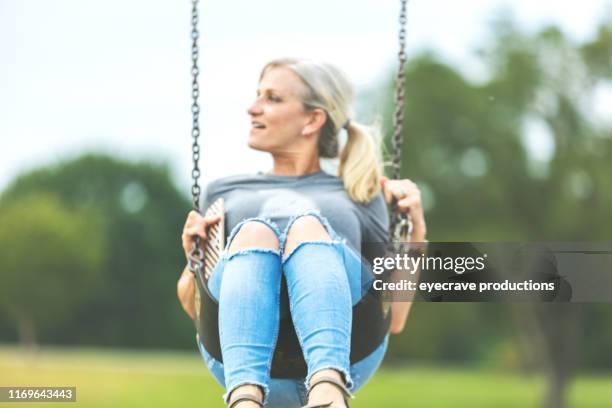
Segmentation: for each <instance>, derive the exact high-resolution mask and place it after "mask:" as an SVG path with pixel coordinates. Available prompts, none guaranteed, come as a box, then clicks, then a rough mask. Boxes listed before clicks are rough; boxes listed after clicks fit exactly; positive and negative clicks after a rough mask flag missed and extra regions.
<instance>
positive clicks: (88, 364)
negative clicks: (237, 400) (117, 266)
mask: <svg viewBox="0 0 612 408" xmlns="http://www.w3.org/2000/svg"><path fill="white" fill-rule="evenodd" d="M42 385H47V386H76V387H77V402H76V403H75V404H70V405H68V406H78V407H96V408H97V407H206V408H208V407H211V408H213V407H219V408H221V407H223V406H224V405H223V404H222V401H221V394H222V392H223V390H222V388H221V387H220V386H219V385H218V384H217V383H216V382H215V381H214V379H213V378H212V377H211V376H210V375H209V374H208V371H207V370H206V368H205V366H204V364H203V362H202V361H201V360H200V359H199V356H198V354H197V353H196V352H195V351H194V352H193V353H185V352H142V351H117V350H100V349H82V348H78V349H56V348H43V349H42V350H41V351H40V352H39V353H38V356H37V357H35V358H32V357H25V356H24V355H23V354H22V353H21V352H20V351H19V349H17V348H15V347H9V346H5V347H0V386H42ZM542 390H543V384H542V381H541V380H539V379H538V378H537V377H523V376H519V375H517V374H503V373H501V372H499V371H491V370H479V369H458V368H435V367H425V368H423V367H419V368H410V367H406V368H386V367H385V368H382V369H381V370H380V371H379V372H378V373H377V374H376V376H375V377H374V379H373V380H372V381H371V382H370V383H369V384H368V385H367V386H366V387H365V388H364V389H363V390H361V391H360V392H359V394H358V396H357V399H355V400H354V401H353V403H352V404H351V407H355V408H366V407H375V408H377V407H385V408H395V407H397V408H403V407H440V408H442V407H444V408H447V407H465V406H469V407H471V408H476V407H483V408H485V407H486V408H489V407H493V406H494V407H497V408H503V407H508V408H510V407H512V408H514V407H521V408H523V407H538V406H539V404H538V402H539V398H540V394H541V392H542ZM570 400H571V404H570V407H576V408H589V407H593V408H595V407H597V408H599V407H602V408H603V407H612V375H610V376H607V377H606V376H589V377H585V376H583V377H580V378H579V379H578V380H577V381H576V382H575V383H574V384H573V386H572V389H571V393H570ZM9 405H10V404H7V403H0V408H2V407H3V406H9ZM12 405H15V404H12ZM17 406H19V407H22V408H26V407H29V406H32V407H40V406H41V405H40V404H26V403H19V404H18V405H17ZM43 406H60V407H66V405H65V404H64V403H45V404H44V405H43Z"/></svg>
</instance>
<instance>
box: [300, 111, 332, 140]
mask: <svg viewBox="0 0 612 408" xmlns="http://www.w3.org/2000/svg"><path fill="white" fill-rule="evenodd" d="M308 115H309V118H308V122H307V123H306V126H304V128H303V129H302V135H303V136H307V135H310V134H313V133H316V132H318V131H319V130H321V128H323V125H325V121H326V120H327V112H325V111H324V110H323V109H320V108H316V109H313V110H312V111H310V112H308Z"/></svg>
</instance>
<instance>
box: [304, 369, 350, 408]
mask: <svg viewBox="0 0 612 408" xmlns="http://www.w3.org/2000/svg"><path fill="white" fill-rule="evenodd" d="M324 377H327V378H330V377H331V378H333V379H335V380H337V381H338V382H339V383H340V384H344V381H343V380H342V375H341V374H340V373H339V372H338V371H336V370H331V369H329V370H321V371H317V372H316V373H315V374H314V375H313V376H312V377H311V379H310V384H315V383H316V382H317V380H319V379H321V378H324ZM330 402H331V403H332V404H331V405H329V407H330V408H346V407H347V404H346V402H345V394H344V393H343V392H342V390H341V389H340V388H339V387H338V386H337V385H334V384H331V383H329V382H320V383H318V384H315V385H314V386H312V385H311V388H310V392H309V393H308V405H307V406H317V405H318V404H321V405H322V406H325V404H328V403H330Z"/></svg>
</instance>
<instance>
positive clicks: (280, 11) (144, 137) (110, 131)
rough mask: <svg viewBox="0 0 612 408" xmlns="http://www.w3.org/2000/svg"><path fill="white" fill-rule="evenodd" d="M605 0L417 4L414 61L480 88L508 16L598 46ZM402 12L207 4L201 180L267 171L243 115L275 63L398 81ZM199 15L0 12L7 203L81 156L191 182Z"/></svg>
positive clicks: (150, 6)
mask: <svg viewBox="0 0 612 408" xmlns="http://www.w3.org/2000/svg"><path fill="white" fill-rule="evenodd" d="M609 4H610V1H609V0H587V1H581V2H576V1H570V0H556V1H555V0H514V1H512V2H509V1H504V0H465V1H461V2H450V1H448V0H413V1H412V2H410V3H409V6H408V14H409V18H408V35H407V42H408V51H409V54H410V55H414V53H416V52H418V51H419V50H422V49H424V48H431V49H434V50H435V51H436V53H437V54H439V55H441V56H443V57H444V58H445V59H446V60H447V61H448V62H451V63H453V64H456V66H457V67H459V68H460V69H461V70H462V71H464V72H465V73H466V74H467V75H470V76H472V77H474V78H477V77H478V75H480V74H481V72H480V71H479V66H478V64H477V63H476V62H475V60H474V59H473V58H472V51H473V50H474V48H475V47H477V46H478V45H481V44H483V43H484V42H486V40H487V37H488V33H489V22H490V20H491V18H492V17H493V16H495V13H498V12H500V10H512V11H513V13H514V14H515V16H516V19H517V21H518V22H519V23H521V25H523V26H524V27H525V28H526V29H528V30H536V29H537V28H538V27H540V26H541V25H543V24H547V23H554V24H557V25H558V26H560V27H561V28H562V29H563V30H564V31H565V32H566V33H567V34H569V35H570V36H571V37H573V38H574V39H576V40H585V39H588V38H590V37H592V36H593V35H594V33H595V28H596V26H597V23H598V22H599V21H601V20H602V17H603V16H604V15H605V14H606V13H607V14H609V11H610V6H609ZM398 10H399V1H397V0H393V1H391V0H333V1H330V0H310V1H308V2H301V1H300V2H298V1H289V0H259V1H239V2H236V1H233V2H228V1H220V0H208V1H203V2H202V3H201V5H200V13H201V20H200V30H201V63H200V66H201V70H202V75H201V89H202V98H201V104H202V107H203V115H202V118H201V120H202V131H203V139H204V140H203V141H202V143H203V148H204V156H203V161H204V168H205V178H206V179H208V180H210V179H214V178H217V177H220V176H223V175H226V174H234V173H243V172H251V171H256V170H265V169H267V168H268V167H269V165H270V162H269V159H268V157H267V156H266V155H264V154H262V153H257V152H252V151H249V150H248V148H247V147H246V144H245V142H246V137H247V135H248V128H249V121H248V117H247V115H246V108H247V107H248V105H249V103H250V102H251V101H252V99H253V97H254V92H255V87H256V80H257V76H258V73H259V70H260V69H261V67H262V65H263V64H264V63H265V62H266V61H267V60H269V59H272V58H276V57H279V56H299V57H309V58H315V59H320V60H325V61H328V62H332V63H335V64H337V65H338V66H339V67H340V68H342V69H343V70H344V71H345V72H347V73H348V74H349V76H350V77H351V79H352V80H353V82H354V83H355V85H356V87H357V90H358V91H363V90H367V89H371V88H374V87H376V86H377V85H378V84H380V81H381V78H383V77H384V76H385V75H387V74H389V72H391V70H392V69H394V68H395V65H394V63H395V60H394V58H395V57H394V55H395V53H396V50H397V39H396V37H397V13H398ZM189 13H190V2H189V1H186V0H184V1H182V2H177V1H170V0H165V1H161V0H148V1H144V0H130V1H125V0H104V1H101V0H86V1H84V0H80V1H77V0H54V1H48V0H1V1H0V190H1V189H2V188H4V187H5V186H6V184H7V183H9V182H10V181H11V180H12V179H13V178H14V177H15V176H16V175H17V174H19V173H20V172H22V171H24V170H27V169H30V168H32V167H36V166H39V165H41V164H47V163H52V162H55V161H57V160H60V159H63V158H66V157H73V156H76V155H79V154H81V153H83V152H84V151H104V152H107V153H110V154H112V155H116V156H118V157H126V158H134V159H155V160H167V161H169V162H170V163H171V166H172V169H173V174H174V177H175V180H176V181H177V183H179V185H180V187H181V188H183V189H185V191H186V192H187V191H188V187H187V186H188V182H189V174H190V166H191V162H190V144H191V141H190V126H191V116H190V81H191V80H190V74H189V72H190V71H189V70H190V39H189V30H190V27H189V24H190V17H189Z"/></svg>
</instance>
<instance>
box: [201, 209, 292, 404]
mask: <svg viewBox="0 0 612 408" xmlns="http://www.w3.org/2000/svg"><path fill="white" fill-rule="evenodd" d="M277 234H278V232H277V230H276V229H275V227H274V226H273V225H271V224H269V223H267V222H265V221H262V220H257V219H253V220H247V221H246V222H244V223H241V224H239V225H238V226H237V227H236V228H235V229H234V231H233V232H232V234H231V236H230V241H229V245H228V248H227V250H226V251H227V253H226V255H225V256H227V260H226V263H225V266H224V268H223V272H222V276H216V277H213V278H216V279H212V278H211V280H214V282H211V284H212V285H211V286H212V287H211V292H213V293H214V292H215V287H214V286H215V282H217V285H219V283H220V287H219V288H218V292H219V298H218V300H219V338H220V342H221V352H222V355H223V367H224V378H225V388H226V391H227V392H226V394H225V395H224V399H225V400H226V402H227V401H229V399H230V397H231V394H232V393H233V392H235V395H239V394H242V393H249V394H252V395H257V396H261V395H262V393H263V395H264V396H266V397H267V395H268V383H269V381H270V364H271V361H272V355H273V353H274V348H275V346H276V339H277V336H278V326H279V293H280V279H281V266H280V254H279V240H278V235H277ZM238 406H239V407H241V408H242V407H244V408H248V407H249V406H253V407H256V406H257V405H256V404H254V403H251V402H244V403H241V404H239V405H238Z"/></svg>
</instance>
